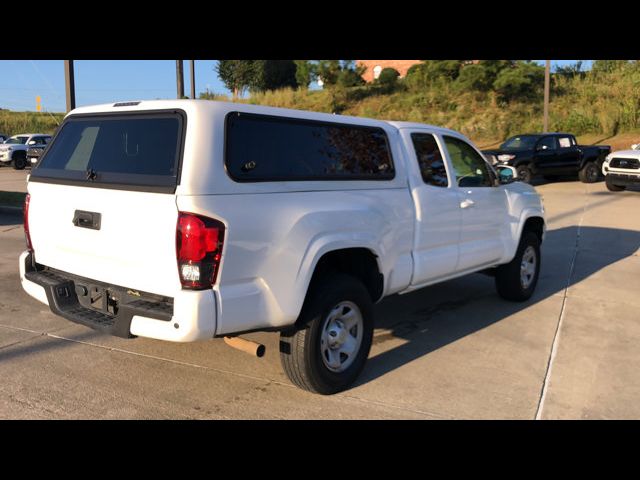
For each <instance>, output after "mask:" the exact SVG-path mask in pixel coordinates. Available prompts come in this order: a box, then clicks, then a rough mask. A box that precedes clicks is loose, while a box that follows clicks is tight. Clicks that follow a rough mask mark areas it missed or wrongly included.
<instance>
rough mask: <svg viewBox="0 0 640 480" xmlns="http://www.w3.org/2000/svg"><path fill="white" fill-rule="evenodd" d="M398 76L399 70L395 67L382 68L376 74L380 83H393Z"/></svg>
mask: <svg viewBox="0 0 640 480" xmlns="http://www.w3.org/2000/svg"><path fill="white" fill-rule="evenodd" d="M399 76H400V72H398V71H397V70H396V69H395V68H384V69H383V70H382V71H381V72H380V76H378V82H379V83H380V84H382V85H395V83H396V82H397V81H398V77H399Z"/></svg>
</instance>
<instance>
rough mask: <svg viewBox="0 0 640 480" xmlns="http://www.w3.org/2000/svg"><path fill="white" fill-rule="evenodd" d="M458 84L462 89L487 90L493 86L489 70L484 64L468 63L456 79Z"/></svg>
mask: <svg viewBox="0 0 640 480" xmlns="http://www.w3.org/2000/svg"><path fill="white" fill-rule="evenodd" d="M455 83H456V86H457V87H458V88H460V89H462V90H479V91H483V92H484V91H487V90H489V89H490V88H491V83H492V82H491V79H490V76H489V72H488V71H487V69H486V68H485V67H483V66H482V65H467V66H465V67H464V68H463V69H462V70H461V71H460V75H459V76H458V78H457V79H456V82H455Z"/></svg>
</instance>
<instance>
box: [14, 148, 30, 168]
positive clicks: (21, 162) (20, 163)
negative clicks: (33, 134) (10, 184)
mask: <svg viewBox="0 0 640 480" xmlns="http://www.w3.org/2000/svg"><path fill="white" fill-rule="evenodd" d="M26 166H27V157H26V155H25V154H24V152H16V153H15V154H14V155H13V168H15V169H16V170H24V167H26Z"/></svg>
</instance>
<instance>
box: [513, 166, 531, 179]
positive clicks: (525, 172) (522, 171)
mask: <svg viewBox="0 0 640 480" xmlns="http://www.w3.org/2000/svg"><path fill="white" fill-rule="evenodd" d="M516 172H518V178H517V179H518V180H520V181H522V182H524V183H531V180H532V179H533V172H531V169H530V168H529V167H528V166H527V165H520V166H519V167H517V168H516Z"/></svg>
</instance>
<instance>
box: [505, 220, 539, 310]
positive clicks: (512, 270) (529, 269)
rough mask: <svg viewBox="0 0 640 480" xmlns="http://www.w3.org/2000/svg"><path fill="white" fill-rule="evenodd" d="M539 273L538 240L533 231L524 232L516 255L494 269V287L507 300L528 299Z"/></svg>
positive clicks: (518, 300) (519, 300) (520, 300)
mask: <svg viewBox="0 0 640 480" xmlns="http://www.w3.org/2000/svg"><path fill="white" fill-rule="evenodd" d="M539 274H540V240H539V239H538V236H537V235H536V234H535V233H533V232H526V231H525V232H524V233H523V234H522V238H521V239H520V245H518V250H517V251H516V256H515V257H514V258H513V260H511V261H510V262H509V263H507V264H505V265H501V266H499V267H498V268H497V269H496V289H497V290H498V294H499V295H500V296H501V297H502V298H504V299H507V300H512V301H514V302H524V301H525V300H528V299H529V298H530V297H531V295H533V291H534V290H535V289H536V284H537V283H538V275H539Z"/></svg>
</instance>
